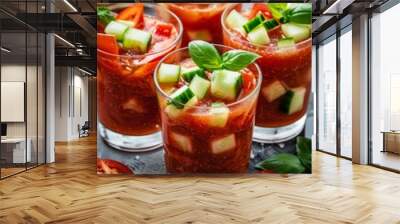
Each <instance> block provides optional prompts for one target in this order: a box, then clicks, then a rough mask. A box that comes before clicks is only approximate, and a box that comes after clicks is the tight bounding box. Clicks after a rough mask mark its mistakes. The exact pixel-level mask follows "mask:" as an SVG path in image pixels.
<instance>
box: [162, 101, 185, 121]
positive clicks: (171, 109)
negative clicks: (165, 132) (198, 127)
mask: <svg viewBox="0 0 400 224" xmlns="http://www.w3.org/2000/svg"><path fill="white" fill-rule="evenodd" d="M164 112H165V113H166V114H167V116H168V117H169V118H170V119H174V120H175V119H177V118H178V117H179V116H181V114H182V113H183V110H182V109H178V108H177V107H176V106H175V105H173V104H169V105H167V106H166V107H165V109H164Z"/></svg>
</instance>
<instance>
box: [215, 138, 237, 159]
mask: <svg viewBox="0 0 400 224" xmlns="http://www.w3.org/2000/svg"><path fill="white" fill-rule="evenodd" d="M235 147H236V139H235V134H230V135H228V136H225V137H222V138H219V139H216V140H214V141H212V142H211V151H212V153H214V154H220V153H224V152H227V151H229V150H232V149H234V148H235Z"/></svg>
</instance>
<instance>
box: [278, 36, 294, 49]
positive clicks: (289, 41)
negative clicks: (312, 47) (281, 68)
mask: <svg viewBox="0 0 400 224" xmlns="http://www.w3.org/2000/svg"><path fill="white" fill-rule="evenodd" d="M295 44H296V43H295V42H294V39H293V37H287V38H282V39H280V40H279V41H278V48H279V49H283V48H289V47H293V46H294V45H295Z"/></svg>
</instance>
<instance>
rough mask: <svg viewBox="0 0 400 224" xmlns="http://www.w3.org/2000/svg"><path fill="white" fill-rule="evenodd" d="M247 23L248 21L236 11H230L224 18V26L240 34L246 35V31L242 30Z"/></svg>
mask: <svg viewBox="0 0 400 224" xmlns="http://www.w3.org/2000/svg"><path fill="white" fill-rule="evenodd" d="M247 22H248V19H247V18H246V17H244V16H243V15H242V14H240V13H239V12H238V11H236V10H232V11H231V12H230V13H229V15H228V16H227V17H226V24H227V25H228V27H229V28H231V29H233V30H234V29H236V30H238V31H239V32H240V33H244V34H245V33H246V31H245V30H244V28H243V25H244V24H246V23H247Z"/></svg>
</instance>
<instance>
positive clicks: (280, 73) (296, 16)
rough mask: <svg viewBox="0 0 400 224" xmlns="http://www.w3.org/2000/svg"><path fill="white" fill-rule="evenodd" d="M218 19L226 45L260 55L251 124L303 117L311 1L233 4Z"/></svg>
mask: <svg viewBox="0 0 400 224" xmlns="http://www.w3.org/2000/svg"><path fill="white" fill-rule="evenodd" d="M222 24H223V29H224V44H225V45H227V46H231V47H233V48H238V49H243V50H246V51H251V52H255V53H257V54H259V55H261V57H260V58H259V59H258V60H257V63H258V64H259V65H260V67H261V70H262V73H263V83H262V87H261V91H260V97H259V100H258V105H257V113H256V126H260V127H268V128H275V127H282V126H286V125H290V124H292V123H294V122H296V121H298V120H299V119H300V118H302V117H303V116H304V115H305V113H306V111H307V104H308V98H309V95H310V89H311V50H312V42H311V5H310V4H308V3H254V4H236V5H234V6H232V7H230V8H228V9H227V10H225V12H224V14H223V18H222Z"/></svg>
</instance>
